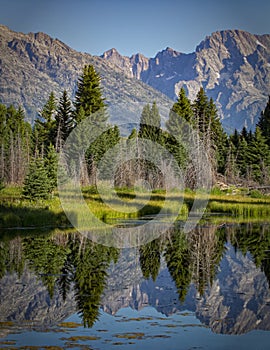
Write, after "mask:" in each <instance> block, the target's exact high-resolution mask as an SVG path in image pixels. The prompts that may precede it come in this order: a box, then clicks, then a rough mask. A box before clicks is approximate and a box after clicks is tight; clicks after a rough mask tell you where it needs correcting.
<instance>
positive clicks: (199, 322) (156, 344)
mask: <svg viewBox="0 0 270 350" xmlns="http://www.w3.org/2000/svg"><path fill="white" fill-rule="evenodd" d="M0 248H1V250H0V348H3V349H4V348H8V349H17V348H23V349H30V348H31V349H35V348H36V349H42V348H49V347H54V348H55V349H58V348H59V349H62V348H63V349H70V348H72V349H112V348H117V347H119V348H120V349H125V348H129V349H269V343H270V332H269V330H270V288H269V283H270V223H265V224H261V223H260V224H254V223H253V224H238V225H235V224H232V225H229V224H227V225H222V226H219V227H218V226H212V225H210V226H208V227H206V226H205V227H198V228H196V229H195V230H193V231H192V232H191V233H189V234H184V233H183V232H182V231H181V229H179V228H177V227H176V228H175V229H173V230H170V231H169V232H167V233H166V234H164V235H163V236H162V237H160V238H159V239H156V240H154V241H152V242H150V243H148V244H147V245H145V246H141V247H138V248H130V249H122V250H120V249H116V248H109V247H104V246H102V245H97V244H94V243H93V242H91V241H90V240H88V239H86V238H84V237H82V236H80V235H79V234H78V233H72V234H70V233H69V234H67V233H64V232H62V233H55V232H44V231H43V232H24V231H23V232H12V231H2V232H1V233H0Z"/></svg>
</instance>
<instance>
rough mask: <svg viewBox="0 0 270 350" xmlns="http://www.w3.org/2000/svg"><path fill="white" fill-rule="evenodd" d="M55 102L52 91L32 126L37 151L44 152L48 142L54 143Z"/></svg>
mask: <svg viewBox="0 0 270 350" xmlns="http://www.w3.org/2000/svg"><path fill="white" fill-rule="evenodd" d="M56 111H57V102H56V98H55V95H54V92H51V93H50V96H49V98H48V100H47V102H46V103H45V105H44V107H43V108H42V110H41V112H40V114H39V116H40V118H39V119H37V120H36V121H35V126H34V133H33V136H34V144H35V148H36V149H37V150H38V151H39V153H41V154H42V153H46V152H47V148H48V147H49V145H50V144H54V142H55V135H56V121H55V116H56Z"/></svg>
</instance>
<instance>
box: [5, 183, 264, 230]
mask: <svg viewBox="0 0 270 350" xmlns="http://www.w3.org/2000/svg"><path fill="white" fill-rule="evenodd" d="M69 195H70V198H71V200H70V207H69V208H65V209H66V210H67V211H69V213H71V215H74V216H76V220H77V221H78V223H79V226H80V227H83V225H84V221H85V223H86V224H87V222H89V213H91V215H92V216H93V217H94V218H96V219H98V220H100V221H102V222H112V221H114V220H115V221H117V220H118V219H120V220H121V219H137V218H141V217H144V216H151V215H152V216H155V215H157V214H158V213H160V212H161V213H164V220H166V215H176V216H178V219H179V220H185V219H186V218H187V217H188V214H189V211H190V210H191V208H192V204H193V202H194V200H195V199H196V200H197V201H198V202H199V201H200V200H201V201H202V204H203V205H204V204H205V202H204V201H207V200H208V199H209V201H208V204H207V207H206V213H208V214H209V213H217V214H220V215H219V217H220V216H221V218H220V220H222V217H224V216H226V215H227V216H228V215H229V216H228V217H229V219H230V220H235V219H245V220H246V219H248V220H249V221H250V220H252V219H254V218H256V219H258V220H262V219H264V220H266V219H268V218H269V217H270V197H269V196H262V198H252V197H250V196H248V195H243V194H242V195H241V194H239V193H238V194H228V193H222V192H221V191H220V192H219V193H217V191H213V192H212V193H211V194H210V196H209V194H207V193H205V192H203V191H197V192H194V191H191V190H186V191H184V192H182V193H181V192H179V191H170V192H168V193H166V191H165V190H154V191H152V192H150V193H149V192H147V191H144V190H143V189H142V188H134V189H127V188H122V189H116V191H115V192H112V191H106V190H105V191H103V192H102V194H100V193H99V191H97V189H96V188H94V187H85V188H82V195H83V198H84V200H85V203H84V204H85V205H84V207H83V210H81V208H82V207H80V206H78V207H77V208H76V196H75V202H74V198H73V197H72V196H73V194H72V190H71V191H70V193H69ZM74 204H75V205H74ZM210 217H211V220H216V221H217V220H218V216H216V215H215V216H209V217H208V218H207V220H209V218H210ZM42 226H52V227H70V226H71V224H70V222H69V220H68V219H67V217H66V215H65V213H64V211H63V207H62V203H61V201H60V198H59V196H58V193H54V194H53V195H52V197H51V198H50V199H48V200H38V201H29V200H26V199H24V198H23V196H22V189H21V188H20V187H9V186H8V187H6V188H4V189H2V190H1V191H0V227H42Z"/></svg>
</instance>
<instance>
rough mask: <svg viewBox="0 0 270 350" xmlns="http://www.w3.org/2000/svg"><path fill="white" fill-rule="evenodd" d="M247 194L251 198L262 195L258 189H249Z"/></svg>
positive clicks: (261, 196)
mask: <svg viewBox="0 0 270 350" xmlns="http://www.w3.org/2000/svg"><path fill="white" fill-rule="evenodd" d="M249 195H250V197H251V198H263V197H264V195H263V194H262V192H261V191H259V190H251V191H250V192H249Z"/></svg>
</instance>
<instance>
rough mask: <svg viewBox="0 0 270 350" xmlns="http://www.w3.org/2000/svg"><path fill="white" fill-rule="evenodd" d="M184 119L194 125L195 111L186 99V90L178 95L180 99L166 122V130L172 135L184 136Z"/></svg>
mask: <svg viewBox="0 0 270 350" xmlns="http://www.w3.org/2000/svg"><path fill="white" fill-rule="evenodd" d="M182 118H183V119H184V120H185V121H187V122H188V123H191V124H192V123H193V111H192V108H191V103H190V101H189V99H188V98H187V97H186V92H185V89H184V88H181V90H180V91H179V94H178V99H177V101H176V102H175V103H174V105H173V106H172V108H171V110H170V114H169V119H168V120H167V122H166V128H167V130H168V132H169V133H170V134H171V135H174V136H178V135H179V136H180V135H181V137H182V136H183V134H184V130H183V122H182Z"/></svg>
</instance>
